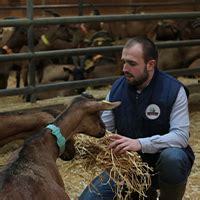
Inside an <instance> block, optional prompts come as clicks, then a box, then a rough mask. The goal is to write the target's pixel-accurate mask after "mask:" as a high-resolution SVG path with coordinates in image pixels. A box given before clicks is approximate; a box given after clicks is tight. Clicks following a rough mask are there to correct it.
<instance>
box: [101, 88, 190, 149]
mask: <svg viewBox="0 0 200 200" xmlns="http://www.w3.org/2000/svg"><path fill="white" fill-rule="evenodd" d="M106 100H109V94H108V95H107V97H106ZM102 120H103V122H104V123H105V126H106V128H107V130H109V131H111V132H113V133H114V132H115V120H114V115H113V112H112V111H111V110H109V111H104V112H103V113H102ZM127 125H128V124H127ZM119 134H120V133H119ZM138 139H139V142H140V143H141V146H142V152H143V153H157V152H160V151H161V150H162V149H164V148H167V147H178V148H184V147H187V145H188V139H189V113H188V100H187V96H186V93H185V90H184V88H183V87H181V88H180V90H179V93H178V96H177V98H176V101H175V103H174V105H173V108H172V112H171V115H170V129H169V132H168V133H167V134H164V135H159V133H155V135H154V136H151V137H146V138H138Z"/></svg>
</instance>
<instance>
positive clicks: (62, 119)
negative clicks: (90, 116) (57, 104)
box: [45, 109, 84, 160]
mask: <svg viewBox="0 0 200 200" xmlns="http://www.w3.org/2000/svg"><path fill="white" fill-rule="evenodd" d="M83 116H84V111H82V110H81V109H78V110H75V111H74V110H71V111H68V110H67V111H66V112H64V113H63V114H62V115H61V116H59V117H58V118H57V119H56V120H55V122H54V123H53V124H54V125H56V126H57V127H59V128H60V131H61V134H62V135H63V136H64V137H65V139H66V140H69V139H70V138H71V137H72V136H73V134H74V133H77V132H79V131H80V130H79V129H78V128H77V127H79V124H80V122H81V119H82V117H83ZM47 131H48V134H47V137H48V138H46V139H45V140H47V141H49V145H50V149H52V154H53V157H54V159H55V160H56V159H57V157H58V155H59V148H58V146H57V143H56V140H57V139H56V137H55V136H53V135H52V134H51V131H50V130H47ZM49 133H50V136H48V135H49Z"/></svg>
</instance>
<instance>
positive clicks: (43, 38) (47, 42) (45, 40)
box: [41, 35, 50, 45]
mask: <svg viewBox="0 0 200 200" xmlns="http://www.w3.org/2000/svg"><path fill="white" fill-rule="evenodd" d="M41 39H42V42H44V44H46V45H50V42H49V40H48V39H47V37H46V35H42V36H41Z"/></svg>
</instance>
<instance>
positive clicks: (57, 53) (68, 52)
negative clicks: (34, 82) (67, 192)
mask: <svg viewBox="0 0 200 200" xmlns="http://www.w3.org/2000/svg"><path fill="white" fill-rule="evenodd" d="M155 44H156V46H157V47H158V48H160V49H161V48H176V47H187V46H188V47H190V46H199V45H200V40H199V39H198V40H184V41H173V42H172V41H166V42H156V43H155ZM122 48H123V46H122V45H116V46H106V47H88V48H76V49H62V50H52V51H36V52H27V53H15V54H10V55H0V61H9V60H11V59H12V60H24V59H32V58H42V57H56V56H71V55H84V54H86V53H91V54H92V53H96V52H98V53H103V52H110V51H112V52H117V51H121V50H122Z"/></svg>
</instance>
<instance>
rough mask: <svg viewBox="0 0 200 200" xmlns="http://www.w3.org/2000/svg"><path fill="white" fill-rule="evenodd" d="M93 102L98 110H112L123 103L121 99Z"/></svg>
mask: <svg viewBox="0 0 200 200" xmlns="http://www.w3.org/2000/svg"><path fill="white" fill-rule="evenodd" d="M93 103H94V104H95V105H94V104H93V106H94V109H95V110H97V111H101V110H112V109H114V108H116V107H117V106H119V105H120V104H121V102H120V101H115V102H109V101H105V100H103V101H99V102H93Z"/></svg>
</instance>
